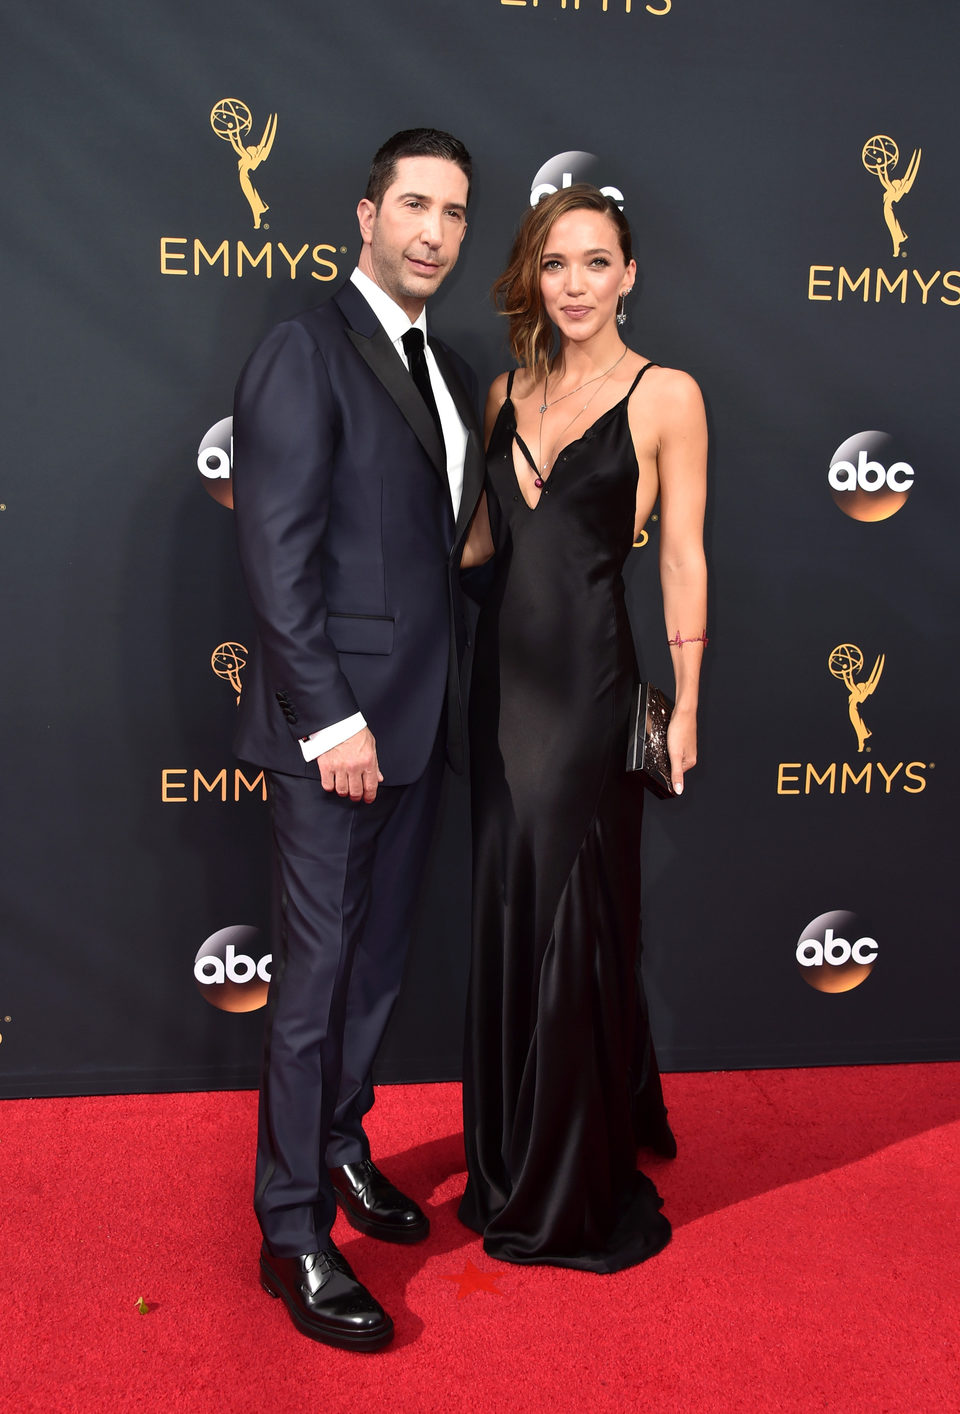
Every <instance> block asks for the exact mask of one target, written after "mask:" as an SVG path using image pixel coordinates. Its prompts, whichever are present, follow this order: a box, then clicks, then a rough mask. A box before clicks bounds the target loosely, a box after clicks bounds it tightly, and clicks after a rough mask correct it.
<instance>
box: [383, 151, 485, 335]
mask: <svg viewBox="0 0 960 1414" xmlns="http://www.w3.org/2000/svg"><path fill="white" fill-rule="evenodd" d="M467 191H468V186H467V178H466V175H465V174H464V173H463V172H462V171H461V170H460V168H459V167H458V166H457V164H456V162H448V161H447V160H446V159H445V158H442V157H400V158H398V160H397V169H396V173H395V175H394V179H393V182H392V183H391V185H390V186H389V187H388V188H387V190H386V191H385V192H384V195H383V201H382V202H381V203H380V209H379V210H377V208H376V207H375V206H374V205H373V202H371V201H367V199H366V197H364V199H363V200H362V201H361V202H360V205H359V206H358V207H357V219H358V221H359V222H360V234H361V235H362V237H363V250H362V251H361V252H360V260H359V262H358V264H359V266H360V269H361V270H362V271H363V273H364V274H365V275H369V277H370V279H371V280H374V281H375V282H376V283H377V284H378V285H379V286H380V288H381V289H382V290H384V291H386V293H387V294H388V295H389V296H390V298H391V299H393V300H395V301H396V303H397V304H398V305H400V307H401V309H403V310H404V312H405V313H406V314H407V316H408V317H409V318H410V319H411V320H414V319H416V318H417V316H418V315H419V313H420V311H421V309H422V308H423V304H424V301H425V300H426V299H428V298H429V296H430V295H432V294H433V292H434V290H437V289H439V287H440V285H441V284H442V283H443V281H444V280H445V278H446V276H447V275H448V274H449V272H450V271H451V270H452V269H453V267H454V265H456V263H457V256H458V255H459V254H460V243H461V241H462V240H463V238H464V236H465V235H466V233H467Z"/></svg>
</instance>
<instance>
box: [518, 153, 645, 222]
mask: <svg viewBox="0 0 960 1414" xmlns="http://www.w3.org/2000/svg"><path fill="white" fill-rule="evenodd" d="M599 168H600V158H599V157H594V155H593V153H592V152H561V153H560V154H559V155H558V156H557V157H551V158H550V160H549V161H548V162H544V164H543V166H542V167H541V168H540V171H539V172H538V173H537V175H536V176H535V177H534V179H533V185H532V187H531V188H530V205H531V206H536V204H537V202H538V201H540V200H541V199H542V198H543V197H545V196H552V195H553V193H554V192H555V191H560V190H561V188H563V187H572V186H573V185H574V183H575V182H589V183H590V184H591V186H595V187H600V190H601V191H602V192H603V194H604V196H608V197H609V198H610V200H611V201H615V202H616V203H617V205H618V206H619V207H620V209H621V211H622V210H623V192H622V191H620V189H619V188H618V187H605V186H602V185H601V183H600V181H599V180H598V172H599Z"/></svg>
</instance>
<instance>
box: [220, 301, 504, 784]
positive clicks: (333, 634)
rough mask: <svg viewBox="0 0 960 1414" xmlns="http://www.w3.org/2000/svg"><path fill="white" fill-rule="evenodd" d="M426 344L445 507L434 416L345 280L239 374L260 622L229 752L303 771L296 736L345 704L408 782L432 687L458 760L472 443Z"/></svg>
mask: <svg viewBox="0 0 960 1414" xmlns="http://www.w3.org/2000/svg"><path fill="white" fill-rule="evenodd" d="M430 347H431V349H432V350H433V353H434V357H435V358H436V361H437V364H438V366H439V368H440V370H441V372H442V374H443V377H444V381H445V383H446V385H447V387H448V388H449V390H450V393H451V395H452V397H453V399H454V402H455V403H456V406H457V410H458V412H459V414H460V416H461V418H462V419H463V422H464V423H465V425H466V427H467V448H466V458H465V464H464V479H463V495H462V499H461V502H460V508H459V513H458V515H457V517H456V521H454V517H453V511H452V506H451V501H450V491H449V484H448V481H447V474H446V461H445V457H444V453H443V448H442V446H441V442H440V438H439V437H438V435H437V430H436V427H435V425H434V422H433V419H432V417H431V415H430V413H429V411H428V410H427V407H426V405H425V403H424V401H423V399H422V397H421V395H420V393H419V392H418V391H417V389H416V386H415V385H414V383H413V380H412V378H411V376H410V374H409V372H408V371H407V369H406V368H405V367H404V364H403V361H402V359H401V358H400V356H399V354H398V353H397V351H396V349H395V347H394V345H393V343H392V342H391V340H390V339H389V338H388V337H387V335H386V333H385V332H384V330H383V328H382V326H381V324H380V322H379V320H378V319H377V318H376V316H375V314H374V313H373V310H372V309H371V308H370V306H369V305H368V304H367V301H366V300H365V299H364V298H363V296H362V295H361V294H360V292H359V290H357V288H356V287H355V286H354V285H353V284H347V285H345V286H343V287H342V288H341V289H340V290H339V291H338V292H337V294H336V295H334V296H333V298H332V299H331V300H330V301H329V303H327V304H325V305H322V306H321V307H320V308H318V309H314V310H310V311H308V312H307V313H305V314H301V315H298V316H297V317H296V318H294V319H290V320H287V321H285V322H284V323H282V324H279V325H277V326H276V328H274V329H273V330H271V332H270V333H269V334H268V335H267V337H266V338H265V339H264V340H263V342H262V343H261V344H260V345H259V347H258V348H257V349H256V350H255V351H254V353H253V354H252V356H251V358H250V359H249V361H248V362H247V364H246V367H245V368H244V370H243V372H242V374H241V376H240V381H239V383H238V385H237V392H236V398H235V403H234V424H233V439H234V441H233V463H234V465H233V494H234V507H235V510H236V520H237V530H238V535H239V544H240V558H241V563H242V565H243V571H244V576H245V578H246V582H247V586H248V589H249V592H250V597H251V600H252V603H253V608H254V613H255V616H256V623H257V637H258V641H257V644H256V645H255V647H254V649H253V652H252V655H251V657H250V659H249V661H248V663H247V667H246V670H245V672H244V677H243V691H242V694H241V699H240V707H239V726H238V730H237V735H236V740H235V747H236V751H237V754H238V755H239V756H241V757H242V758H243V759H244V760H247V761H252V762H255V763H256V764H257V765H259V766H265V767H267V768H268V769H270V770H274V771H282V772H285V773H287V774H292V775H311V774H316V773H317V766H316V763H315V762H309V763H308V762H305V761H304V759H303V755H302V753H301V751H300V745H299V739H300V738H301V737H304V736H308V735H309V734H310V733H311V732H314V731H318V730H319V729H320V728H321V727H326V726H330V725H332V724H333V723H334V722H338V721H341V720H343V719H344V718H346V717H350V716H352V715H353V713H355V712H357V711H360V712H362V713H363V715H364V717H365V718H366V720H367V723H368V725H369V727H370V730H371V731H372V732H373V734H374V736H375V738H376V742H377V755H378V759H379V762H380V769H381V771H382V773H383V776H384V780H385V783H386V784H388V785H404V784H408V783H410V782H411V781H414V780H416V779H417V778H418V777H419V776H420V774H421V773H422V771H423V769H424V767H425V765H426V763H427V759H428V757H429V755H430V751H431V748H432V746H433V742H434V740H435V738H436V732H437V727H438V724H439V721H440V714H441V711H442V709H443V705H444V701H445V700H447V701H448V719H447V721H448V754H449V756H450V759H451V764H453V765H454V766H459V765H460V757H461V753H462V740H463V735H462V731H463V727H462V724H463V716H462V709H461V703H460V693H459V671H458V665H459V659H460V656H461V653H462V648H463V642H464V632H463V613H462V599H461V594H460V584H459V560H460V553H461V550H462V546H463V541H464V538H465V535H466V532H467V529H468V526H469V523H470V519H471V517H472V515H473V512H474V509H475V507H476V504H477V500H478V498H479V495H480V490H481V487H482V483H483V452H482V443H481V438H480V433H479V428H478V425H477V417H476V411H475V405H474V398H473V396H472V393H473V392H474V390H475V387H476V380H475V379H474V377H473V374H472V373H471V371H470V369H469V368H468V367H467V365H466V364H465V363H464V362H463V360H462V359H460V358H459V357H458V356H457V355H456V354H455V353H453V351H452V350H451V349H448V348H447V347H446V346H445V345H443V344H442V343H440V342H439V341H438V340H435V339H433V338H431V339H430Z"/></svg>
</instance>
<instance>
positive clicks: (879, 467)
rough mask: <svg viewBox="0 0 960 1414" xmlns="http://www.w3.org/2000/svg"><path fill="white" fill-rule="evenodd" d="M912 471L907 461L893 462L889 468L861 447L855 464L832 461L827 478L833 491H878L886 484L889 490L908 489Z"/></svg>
mask: <svg viewBox="0 0 960 1414" xmlns="http://www.w3.org/2000/svg"><path fill="white" fill-rule="evenodd" d="M913 477H914V471H913V467H912V466H911V465H910V464H909V462H894V463H893V464H892V466H890V467H889V469H888V468H887V467H885V466H883V464H882V463H881V462H876V461H871V460H870V459H869V457H868V455H867V453H866V451H865V450H863V449H862V448H861V450H860V453H859V455H858V457H857V464H856V466H854V464H853V462H848V461H838V462H834V463H833V465H832V466H831V468H830V472H829V474H828V477H827V480H828V481H829V483H830V485H831V487H832V488H833V490H834V491H856V490H857V488H858V487H859V488H860V490H861V491H879V490H881V489H882V487H884V486H888V487H889V488H890V490H891V491H909V490H910V487H911V486H912V485H913Z"/></svg>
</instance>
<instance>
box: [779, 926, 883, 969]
mask: <svg viewBox="0 0 960 1414" xmlns="http://www.w3.org/2000/svg"><path fill="white" fill-rule="evenodd" d="M879 951H880V949H879V947H878V946H877V942H876V939H875V938H858V939H857V941H856V942H855V943H854V944H853V947H851V946H850V944H849V943H848V942H847V940H846V938H836V937H834V934H833V929H832V928H828V929H827V930H826V932H825V933H824V937H823V942H822V943H821V942H820V941H819V940H818V939H817V938H803V939H802V940H801V941H800V942H799V943H798V944H797V961H798V962H799V964H800V966H801V967H822V966H823V964H824V963H825V962H827V963H829V964H830V966H831V967H842V966H843V964H844V963H845V962H849V961H850V959H851V957H852V958H853V960H854V962H858V963H859V964H860V965H861V966H866V965H868V964H869V963H872V962H876V960H877V954H878V952H879Z"/></svg>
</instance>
